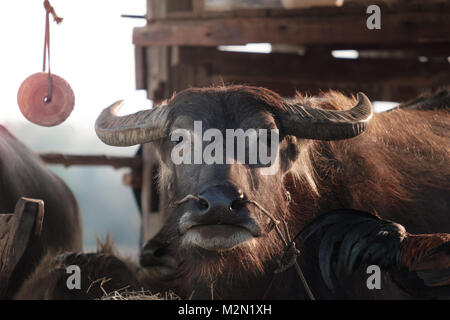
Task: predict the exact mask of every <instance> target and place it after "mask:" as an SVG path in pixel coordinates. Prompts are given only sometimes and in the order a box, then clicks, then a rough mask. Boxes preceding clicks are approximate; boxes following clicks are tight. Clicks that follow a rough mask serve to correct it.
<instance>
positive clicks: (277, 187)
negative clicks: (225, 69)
mask: <svg viewBox="0 0 450 320" xmlns="http://www.w3.org/2000/svg"><path fill="white" fill-rule="evenodd" d="M443 92H444V93H443V94H440V96H439V99H437V100H439V103H438V104H437V103H436V102H435V103H433V107H430V106H429V105H428V104H429V103H428V102H430V101H435V100H436V98H435V97H430V99H422V100H417V101H418V102H420V101H422V102H421V105H422V106H423V107H421V106H418V105H417V103H416V104H411V105H406V106H405V107H398V108H396V109H395V110H393V111H391V112H387V113H379V114H374V113H373V110H372V106H371V103H370V101H369V99H368V98H367V97H366V96H365V95H364V94H361V93H360V94H358V95H357V99H355V98H348V97H345V96H344V95H342V94H340V93H337V92H328V93H323V94H321V95H320V96H318V97H307V96H302V95H300V94H299V95H298V96H297V97H296V99H295V100H294V101H289V102H288V101H286V100H285V99H283V98H281V97H280V96H279V95H277V94H276V93H274V92H272V91H270V90H268V89H264V88H258V87H249V86H224V87H213V88H192V89H188V90H185V91H182V92H180V93H178V94H177V95H175V96H174V97H173V98H172V99H170V100H169V101H168V102H167V104H166V105H164V106H160V107H155V108H153V109H151V110H146V111H141V112H138V113H135V114H132V115H126V116H118V115H117V110H118V108H119V107H120V106H121V105H122V103H121V102H117V103H115V104H113V105H112V106H110V107H109V108H107V109H105V110H104V111H103V112H102V113H101V114H100V116H99V117H98V119H97V122H96V132H97V135H98V137H99V138H100V139H101V140H102V141H103V142H105V143H106V144H109V145H113V146H129V145H136V144H144V143H152V144H153V146H154V148H155V150H156V152H157V153H158V156H159V158H160V165H161V170H160V177H159V183H160V185H161V187H162V188H161V190H163V192H165V193H167V195H168V197H169V199H170V205H169V206H168V208H167V209H166V211H167V216H168V217H167V222H166V224H165V226H164V227H163V229H162V230H161V231H160V233H159V234H158V235H157V237H156V238H155V239H154V241H151V243H150V244H148V246H147V247H146V248H144V253H143V254H144V255H143V256H142V257H141V262H143V264H145V262H148V261H154V259H153V258H152V257H146V256H145V253H146V252H147V253H148V254H153V255H157V256H159V257H164V256H165V259H166V260H165V264H166V265H164V263H162V264H163V266H159V265H158V264H157V263H153V264H152V263H150V265H153V266H154V267H155V268H153V269H152V270H151V272H150V273H151V275H152V276H153V277H154V278H157V279H156V280H161V281H160V282H159V283H158V286H160V285H161V284H162V285H163V286H164V285H167V286H168V287H171V288H174V289H175V290H176V291H175V292H176V293H178V294H179V295H181V296H183V297H185V298H188V297H192V298H200V299H210V298H215V299H240V298H250V299H260V298H289V299H302V298H305V297H307V296H308V292H307V288H306V287H307V286H306V285H305V284H304V282H302V281H300V279H299V278H300V277H299V275H300V274H299V271H302V274H303V275H304V278H305V279H306V282H307V284H308V285H309V288H310V289H311V291H312V293H313V295H314V296H315V298H392V297H394V298H411V297H414V296H413V295H412V294H411V293H408V292H406V291H405V290H402V289H401V288H399V287H398V285H397V284H396V283H395V282H394V281H392V279H391V277H390V275H389V274H388V273H383V284H382V288H381V289H380V290H370V289H369V288H368V287H367V285H366V279H367V277H368V275H367V274H366V269H365V268H359V269H358V268H356V269H357V270H355V271H354V273H353V277H352V278H349V279H347V280H348V281H347V282H346V285H345V288H344V289H342V290H336V289H335V290H333V289H332V288H329V286H327V284H329V281H324V277H323V274H324V273H323V272H322V274H321V272H319V271H318V270H320V268H322V270H325V271H326V266H325V267H324V263H323V259H324V257H326V255H323V254H322V255H320V252H325V253H327V252H328V253H329V252H330V251H333V250H331V249H333V246H331V247H330V248H328V250H321V249H320V245H321V243H332V244H333V243H336V242H339V241H343V242H345V241H344V240H343V239H341V238H339V237H343V235H345V234H346V233H345V232H347V233H349V234H353V233H351V232H350V231H351V230H353V229H351V228H350V227H346V226H351V227H355V225H358V224H357V223H356V222H355V223H354V224H352V223H350V222H351V221H352V220H351V218H352V217H353V218H354V219H355V221H356V220H358V219H359V218H358V217H359V216H358V215H352V214H350V215H347V214H343V215H336V216H335V217H341V218H342V219H343V220H342V221H347V222H348V223H347V224H341V223H339V224H338V225H337V226H336V227H334V226H331V227H330V224H325V225H322V227H330V230H331V231H329V230H328V231H326V230H325V231H323V232H324V233H325V236H326V235H327V234H328V236H327V237H328V238H325V237H324V238H320V237H321V236H320V232H316V233H313V234H312V235H311V236H310V237H309V238H308V241H302V239H301V237H298V238H296V239H295V240H296V247H297V248H298V249H300V252H301V254H300V256H299V257H298V259H297V260H295V259H296V257H297V256H296V255H295V254H291V256H292V257H294V260H292V259H291V261H290V265H293V266H294V267H295V268H294V267H291V268H285V269H287V270H286V271H284V272H280V273H278V274H275V275H274V270H276V269H277V268H279V267H280V265H279V262H278V261H279V260H280V261H283V260H286V259H285V257H284V256H283V254H284V252H285V249H286V247H289V246H288V244H289V241H288V240H289V239H292V237H294V235H295V234H297V233H298V232H299V231H300V230H302V229H303V228H304V227H305V226H306V225H307V224H308V223H310V222H311V221H313V220H315V219H316V218H318V217H321V216H322V214H324V213H326V212H329V211H331V210H334V209H343V208H350V209H352V210H363V211H367V212H370V213H371V214H372V215H374V216H376V217H380V218H382V219H389V220H391V221H395V222H396V223H398V224H401V225H403V226H404V227H405V228H406V229H407V230H408V232H411V233H413V234H414V233H427V234H435V233H450V214H449V212H450V211H449V202H450V197H449V189H450V186H449V182H450V163H449V148H448V146H449V125H450V122H449V119H450V118H449V113H448V106H449V105H450V94H449V92H448V91H445V90H444V91H443ZM433 99H434V100H433ZM419 104H420V103H419ZM195 121H201V124H202V128H203V130H207V129H216V130H218V131H219V132H221V133H222V134H223V135H225V132H226V130H227V129H234V130H237V129H243V130H247V129H277V130H278V131H279V146H278V148H276V150H274V152H275V153H276V156H277V159H279V163H278V164H279V167H278V170H275V171H274V172H272V173H271V174H267V173H266V172H265V173H263V170H265V169H268V168H267V165H266V166H265V165H264V164H262V163H260V162H257V163H256V164H250V163H248V162H242V161H234V162H225V163H223V164H218V163H214V164H210V163H202V164H189V163H188V162H182V163H179V164H175V163H174V161H173V157H172V156H173V150H174V149H175V148H179V146H180V143H183V141H184V139H185V138H183V139H182V140H177V139H174V135H173V133H174V132H176V131H177V129H185V130H188V131H189V132H192V131H194V130H195V128H194V127H195ZM267 137H268V136H267V135H266V136H263V138H262V139H267ZM260 138H261V137H258V139H260ZM173 140H175V141H173ZM206 140H208V139H204V141H203V145H202V148H203V149H202V150H203V151H204V150H205V148H207V147H208V145H207V144H206V142H207V141H206ZM248 141H249V140H247V141H246V143H244V147H245V148H246V150H248V149H249V143H248ZM267 144H268V142H267ZM177 150H178V151H179V150H180V149H177ZM186 150H187V149H183V152H185V151H186ZM216 152H217V150H216ZM192 154H194V152H192ZM222 154H225V150H224V151H223V152H222ZM189 156H192V155H191V154H190V153H189ZM349 217H350V218H349ZM334 219H335V218H334ZM346 219H347V220H346ZM349 219H350V220H349ZM335 220H336V219H335ZM326 221H329V220H326ZM358 221H359V220H358ZM383 221H384V220H383ZM335 222H336V221H335ZM337 222H339V220H337ZM363 222H364V223H363ZM366 222H367V221H366V220H364V219H363V220H361V223H363V224H364V226H366V227H367V228H368V229H367V230H365V229H364V228H362V229H358V228H356V227H355V228H356V229H355V230H359V231H360V233H358V232H356V231H355V232H356V235H358V234H359V235H361V237H360V239H361V241H362V242H364V241H366V240H367V239H365V238H364V234H365V233H364V232H366V231H367V232H366V233H367V234H368V235H371V234H376V235H377V234H382V235H383V234H387V235H390V234H391V233H389V232H387V231H386V230H384V231H383V229H382V226H383V224H382V223H378V222H376V221H375V222H374V221H370V222H367V223H366ZM283 226H284V227H283ZM333 228H334V229H333ZM339 228H340V229H339ZM377 228H380V229H377ZM402 228H403V227H402ZM333 230H341V231H342V230H346V231H342V232H339V233H338V234H339V237H335V238H333ZM377 230H379V232H377ZM393 230H394V229H393ZM399 230H403V231H404V229H401V228H400V229H399ZM363 231H364V232H363ZM403 231H402V232H403ZM321 232H322V231H321ZM392 232H393V233H394V234H395V235H397V234H400V235H401V234H403V236H392V237H391V241H397V242H399V243H400V242H402V241H403V240H404V239H406V238H408V237H406V234H407V233H405V232H403V233H402V232H401V231H398V232H394V231H392ZM281 233H282V234H284V241H285V243H283V241H282V240H281V239H280V237H281V235H280V234H281ZM287 233H288V234H289V236H287ZM322 235H323V233H322ZM314 237H316V238H315V240H314ZM430 237H433V235H430ZM437 237H438V238H439V235H437ZM356 238H358V236H356ZM375 238H376V237H375ZM412 238H413V237H412V236H411V237H409V238H408V239H412ZM330 239H331V240H330ZM442 239H443V240H442V241H437V242H436V243H434V242H433V243H434V245H429V246H423V247H421V248H422V249H424V248H428V249H430V250H431V249H433V248H436V247H437V246H438V245H439V244H442V243H443V242H445V241H446V240H445V239H446V237H445V236H444V237H443V238H442ZM447 241H448V240H447ZM155 243H160V244H161V245H160V248H159V249H157V248H154V245H155ZM345 243H349V242H348V241H347V242H345ZM353 245H354V243H353ZM358 245H361V244H358ZM365 247H367V246H365ZM406 247H408V248H410V247H411V245H409V246H400V245H399V246H396V248H397V252H396V254H397V255H398V256H402V254H403V255H405V254H407V252H403V250H406V251H407V250H410V249H406ZM418 247H420V245H419V246H418ZM350 248H352V247H350ZM367 248H369V249H370V250H372V249H371V248H372V247H367ZM375 248H376V246H375ZM378 248H384V247H383V246H382V245H381V246H378ZM291 249H292V246H291ZM294 249H295V248H294ZM369 249H367V250H369ZM291 251H292V252H294V253H298V252H297V251H295V250H293V249H292V250H291ZM422 251H424V250H422ZM425 251H426V250H425ZM292 252H291V253H292ZM318 252H319V258H318V257H317V255H318ZM338 254H339V250H338ZM424 254H425V253H424V252H422V253H421V256H423V255H424ZM172 258H173V259H174V260H173V259H172ZM334 258H335V257H334ZM329 259H332V257H330V258H329ZM380 259H381V258H380ZM366 260H367V259H366ZM375 260H376V259H375ZM394 260H395V261H397V260H396V259H392V261H394ZM404 260H405V259H404ZM161 261H162V260H161ZM296 261H297V264H296ZM330 261H331V260H330ZM330 261H329V262H330ZM360 262H364V259H363V260H361V259H360ZM445 262H447V263H448V261H445V258H444V263H445ZM371 263H377V261H373V260H371ZM393 263H394V262H393ZM286 264H289V261H288V262H286ZM356 264H357V263H356ZM379 264H380V265H381V266H383V263H382V261H381V260H380V261H379ZM407 264H408V263H404V266H405V265H407ZM409 265H411V263H410V264H409ZM447 267H448V265H447ZM324 268H325V269H324ZM399 268H400V267H399ZM170 270H172V271H174V272H173V274H170ZM444 270H445V268H444ZM447 270H448V269H447ZM325 275H326V272H325ZM325 280H327V279H325ZM309 296H310V295H309Z"/></svg>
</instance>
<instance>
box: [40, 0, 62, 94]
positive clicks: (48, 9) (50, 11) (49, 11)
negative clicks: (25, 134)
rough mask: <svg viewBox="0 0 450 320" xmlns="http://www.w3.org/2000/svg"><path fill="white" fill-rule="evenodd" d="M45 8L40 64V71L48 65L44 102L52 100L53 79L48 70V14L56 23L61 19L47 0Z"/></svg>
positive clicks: (43, 70)
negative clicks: (42, 55)
mask: <svg viewBox="0 0 450 320" xmlns="http://www.w3.org/2000/svg"><path fill="white" fill-rule="evenodd" d="M44 8H45V39H44V62H43V66H42V72H45V70H46V66H47V65H48V89H47V96H46V97H45V98H44V101H45V102H47V103H48V102H50V101H51V100H52V93H53V81H52V76H51V70H50V14H51V15H52V16H53V20H54V21H55V22H56V23H58V24H59V23H61V22H62V21H63V19H62V18H61V17H58V15H57V14H56V12H55V9H54V8H53V7H52V6H51V4H50V2H49V1H48V0H45V1H44Z"/></svg>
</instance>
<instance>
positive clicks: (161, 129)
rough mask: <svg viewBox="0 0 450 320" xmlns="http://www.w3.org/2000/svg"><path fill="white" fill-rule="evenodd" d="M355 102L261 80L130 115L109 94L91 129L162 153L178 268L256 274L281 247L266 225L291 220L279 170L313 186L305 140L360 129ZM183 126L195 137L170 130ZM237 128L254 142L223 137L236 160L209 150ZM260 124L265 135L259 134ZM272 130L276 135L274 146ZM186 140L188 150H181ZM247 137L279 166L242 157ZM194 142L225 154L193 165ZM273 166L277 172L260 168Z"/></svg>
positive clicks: (364, 105) (364, 116)
mask: <svg viewBox="0 0 450 320" xmlns="http://www.w3.org/2000/svg"><path fill="white" fill-rule="evenodd" d="M357 100H358V101H357V103H356V105H355V106H354V107H353V108H351V109H349V110H322V109H318V108H314V107H311V106H302V105H298V104H294V103H289V102H287V101H285V100H284V99H282V98H281V97H280V96H279V95H277V94H276V93H274V92H272V91H270V90H267V89H264V88H255V87H247V86H233V87H220V88H206V89H188V90H185V91H183V92H180V93H178V94H177V95H176V96H175V97H174V98H172V99H171V100H170V101H169V102H168V103H167V105H163V106H160V107H155V108H153V109H150V110H146V111H140V112H137V113H135V114H132V115H126V116H118V115H117V110H118V109H119V108H120V106H121V105H122V102H116V103H114V104H113V105H112V106H110V107H109V108H107V109H105V110H104V111H103V112H102V113H101V114H100V116H99V117H98V119H97V122H96V132H97V135H98V137H99V138H100V139H101V140H102V141H103V142H105V143H106V144H109V145H113V146H131V145H136V144H143V143H149V142H152V143H153V144H154V145H155V147H156V149H157V150H158V153H159V157H160V160H161V172H160V179H159V183H160V184H161V185H162V187H163V190H164V192H167V194H168V195H169V199H170V203H171V206H170V208H168V209H167V213H168V215H169V216H168V220H167V223H166V225H165V227H164V228H163V233H164V237H165V239H166V240H168V242H169V243H170V244H171V248H172V250H174V251H175V252H176V254H177V256H178V258H179V259H180V260H181V261H183V262H184V263H183V265H184V266H185V270H187V271H188V272H190V273H191V274H192V273H194V274H198V275H199V276H200V275H208V276H212V275H217V274H220V273H222V272H224V271H225V270H224V269H227V270H233V271H234V272H235V271H239V270H246V271H248V270H252V272H258V271H261V270H263V269H264V266H265V264H266V262H267V261H269V260H270V259H271V258H273V257H274V256H275V255H276V254H277V253H278V252H279V249H281V243H280V242H279V239H278V238H277V237H276V235H275V234H274V233H273V232H271V230H272V227H273V224H274V223H276V221H278V220H282V219H284V220H286V221H289V220H290V219H291V218H290V217H289V216H288V201H289V200H288V199H289V194H288V193H287V192H286V189H285V182H284V179H285V177H286V175H287V174H288V173H289V172H291V173H292V170H296V172H295V175H297V176H298V178H300V181H303V182H304V183H305V184H308V185H311V187H312V188H313V189H314V179H313V178H312V175H311V172H310V168H311V164H310V163H309V161H310V160H309V157H308V156H307V153H308V146H309V145H310V143H311V142H312V141H313V140H340V139H348V138H352V137H354V136H357V135H359V134H360V133H362V132H363V131H364V130H365V128H366V127H367V124H368V123H369V122H370V119H371V117H372V107H371V104H370V101H369V100H368V98H367V97H366V96H365V95H364V94H362V93H359V94H358V95H357ZM196 125H197V126H198V125H201V130H202V132H203V133H205V132H206V131H208V129H212V131H211V130H210V133H211V132H212V133H213V134H210V135H209V136H208V137H206V135H203V137H202V138H200V139H199V140H197V146H195V139H196V137H195V131H196V129H198V128H196ZM180 129H182V130H184V132H190V133H193V135H194V137H193V138H192V140H191V141H189V138H187V137H185V136H181V135H180V134H178V135H174V133H176V132H180ZM239 129H242V130H243V131H244V132H247V131H248V130H249V129H254V130H256V132H257V134H256V136H255V137H254V139H253V140H252V139H251V138H250V136H247V137H245V138H244V140H242V143H241V144H239V142H237V143H236V144H232V145H230V146H231V148H232V149H233V150H232V151H236V152H233V154H234V155H236V154H237V151H238V149H239V148H243V150H244V151H246V152H247V155H246V156H245V157H244V158H242V159H237V158H236V156H235V157H234V159H233V160H234V161H227V159H228V158H227V157H228V156H227V155H228V154H227V150H222V149H220V148H219V149H217V148H215V150H214V151H213V152H212V151H211V150H208V149H207V148H210V149H211V146H210V143H212V142H213V140H216V139H218V136H219V135H222V137H224V141H223V148H224V149H226V147H229V145H227V143H228V141H227V142H225V140H226V138H227V137H228V136H227V130H234V132H237V130H239ZM261 129H265V131H264V132H266V133H267V134H265V135H259V134H258V130H261ZM270 132H271V133H273V134H269V133H270ZM273 135H275V136H276V137H275V139H276V140H277V141H276V142H277V143H276V148H274V149H273V150H271V147H270V146H273V145H272V144H271V142H272V141H273V140H272V139H273ZM212 136H214V139H213V138H212ZM174 137H175V138H174ZM186 139H187V140H188V142H189V143H188V144H186ZM233 139H234V138H233ZM261 140H264V141H261ZM183 142H184V143H185V144H184V147H186V146H188V149H186V148H185V149H182V148H180V144H182V143H183ZM216 142H217V141H216ZM198 143H200V146H199V145H198ZM253 144H257V145H258V146H262V145H265V146H266V147H267V148H266V150H268V152H269V153H270V154H271V155H272V156H274V159H276V160H277V161H278V162H277V161H275V163H277V164H276V167H274V166H275V163H274V162H270V163H268V164H267V163H262V162H261V161H259V158H258V157H257V160H256V161H253V162H251V161H246V160H249V155H248V151H249V149H250V148H251V146H252V145H253ZM269 144H270V146H269ZM191 147H192V148H191ZM177 148H178V149H177ZM195 148H200V149H199V150H200V155H204V154H205V153H208V152H209V153H208V154H210V155H212V156H213V157H214V158H215V159H216V160H221V159H223V161H216V162H213V163H211V162H208V161H201V162H200V163H198V162H196V161H195V159H194V158H195V150H194V149H195ZM174 149H175V150H176V152H175V153H176V155H177V156H178V158H177V159H178V160H179V159H180V157H181V158H182V159H185V160H186V159H187V160H188V161H181V162H180V161H174V158H173V156H174ZM191 151H192V152H191ZM228 151H229V150H228ZM181 153H187V154H188V155H186V154H181ZM190 160H192V161H190ZM202 160H205V159H202ZM228 160H229V159H228ZM298 166H301V167H302V168H303V169H301V170H299V169H295V168H297V167H298ZM270 168H272V169H273V168H275V170H271V171H267V169H270ZM264 170H266V171H264ZM267 172H269V173H267ZM225 266H226V268H225Z"/></svg>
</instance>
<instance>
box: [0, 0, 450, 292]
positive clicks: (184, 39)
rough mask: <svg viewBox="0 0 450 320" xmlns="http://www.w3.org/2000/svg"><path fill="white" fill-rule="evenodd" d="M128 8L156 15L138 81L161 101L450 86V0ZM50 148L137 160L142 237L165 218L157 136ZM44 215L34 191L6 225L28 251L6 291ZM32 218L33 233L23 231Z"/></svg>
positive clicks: (228, 0)
mask: <svg viewBox="0 0 450 320" xmlns="http://www.w3.org/2000/svg"><path fill="white" fill-rule="evenodd" d="M123 18H129V19H140V20H144V21H145V23H146V24H145V25H144V26H141V27H136V28H135V29H134V31H133V34H132V39H130V42H131V41H132V43H133V45H134V59H135V89H136V90H145V92H146V96H147V98H148V99H149V100H151V101H152V102H153V104H155V105H157V104H159V103H161V102H163V101H164V100H166V99H169V98H171V97H172V96H173V95H174V93H177V92H180V91H182V90H184V89H187V88H190V87H209V86H217V85H224V84H225V85H229V84H246V85H252V86H261V87H266V88H268V89H271V90H274V91H275V92H277V93H279V94H280V95H282V96H283V97H285V98H287V99H289V98H292V97H294V96H295V94H296V92H301V93H303V94H308V95H317V94H319V93H320V92H324V91H328V90H336V91H340V92H343V93H345V94H347V95H352V94H355V93H356V92H359V91H361V92H364V93H365V94H366V95H367V96H368V97H369V98H370V100H371V101H372V102H377V101H380V102H393V103H401V102H406V101H410V100H412V99H414V98H416V97H418V96H420V95H421V94H423V93H424V92H430V91H436V90H438V89H439V88H440V87H444V86H448V85H450V32H449V30H450V2H449V1H448V0H429V1H425V2H424V1H420V0H378V1H367V0H147V13H146V14H145V15H143V16H138V15H123ZM100 152H103V151H100ZM40 157H41V159H42V160H44V161H45V162H46V163H47V164H49V165H55V164H56V165H63V166H64V167H70V166H87V167H94V166H96V167H98V166H100V167H112V168H114V169H126V170H127V172H126V173H124V174H123V178H122V184H124V185H125V186H126V187H128V188H130V190H132V191H133V194H134V198H135V200H136V203H137V204H138V207H139V211H140V219H141V220H140V223H141V225H140V241H139V242H140V245H141V247H142V245H143V244H145V243H146V242H147V241H148V240H149V239H152V238H153V237H154V236H155V235H156V234H157V233H158V231H159V230H160V229H161V227H162V226H163V224H164V222H165V219H166V215H165V214H164V213H165V212H164V208H166V207H167V206H168V200H167V199H166V195H165V193H164V192H162V191H161V190H159V189H158V188H159V186H158V183H157V180H158V173H159V160H158V159H157V158H156V156H155V150H154V149H153V146H152V145H151V144H144V145H142V146H141V147H140V149H139V150H138V151H137V153H136V154H135V155H134V156H119V155H116V154H114V155H112V154H111V155H108V154H101V155H96V154H70V153H68V154H62V153H41V154H40ZM117 183H118V184H119V183H120V181H117ZM43 214H44V213H43V208H42V204H41V203H40V202H39V201H35V200H31V199H25V198H24V199H21V201H20V202H19V203H18V205H17V207H16V212H15V213H14V214H12V213H11V212H10V214H8V215H4V216H2V217H1V218H2V219H0V227H1V228H0V235H2V236H4V235H8V232H10V234H11V236H9V238H8V237H3V238H2V237H0V248H1V247H5V248H6V250H5V251H4V252H6V253H9V252H10V251H11V252H12V251H14V250H13V249H12V248H13V247H12V243H13V241H16V242H17V243H20V247H16V249H17V248H19V249H20V250H15V253H14V255H11V257H12V258H11V259H10V261H9V262H8V263H9V264H6V263H4V264H3V265H2V266H7V267H8V268H9V269H8V268H6V267H5V268H3V269H1V271H4V273H3V275H1V274H0V298H1V297H2V294H4V292H2V290H1V289H2V284H3V283H5V281H6V280H7V279H6V278H7V276H8V275H10V274H12V271H13V268H14V267H15V265H16V263H17V261H18V260H19V259H20V255H21V254H23V252H25V249H26V246H27V245H28V243H29V242H30V241H32V239H33V237H36V236H37V235H38V234H39V232H40V230H39V228H40V225H41V224H42V219H43V216H42V215H43ZM21 221H22V222H21ZM2 223H3V224H2ZM21 223H26V226H27V229H26V230H25V231H24V232H25V233H26V237H25V238H24V237H21V238H20V237H19V238H20V239H19V240H15V236H14V234H13V232H16V231H15V230H16V229H17V230H18V229H19V226H20V225H21ZM33 225H34V227H32V226H33ZM9 230H13V231H9ZM7 231H8V232H7ZM30 239H31V240H30ZM136 249H137V250H139V248H136ZM6 253H5V256H6ZM1 257H2V256H0V258H1ZM2 281H3V282H2ZM4 287H5V288H6V285H5V286H4Z"/></svg>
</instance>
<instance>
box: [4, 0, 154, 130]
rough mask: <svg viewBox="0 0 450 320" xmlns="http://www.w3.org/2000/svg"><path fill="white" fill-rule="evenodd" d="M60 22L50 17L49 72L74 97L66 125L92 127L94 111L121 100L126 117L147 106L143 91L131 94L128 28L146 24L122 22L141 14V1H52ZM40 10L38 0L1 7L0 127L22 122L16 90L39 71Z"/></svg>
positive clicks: (143, 6) (131, 58)
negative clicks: (124, 15) (69, 89)
mask: <svg viewBox="0 0 450 320" xmlns="http://www.w3.org/2000/svg"><path fill="white" fill-rule="evenodd" d="M50 3H51V4H52V6H53V7H54V8H55V11H56V13H57V14H58V15H59V16H61V17H63V18H64V21H63V23H61V24H59V25H57V24H56V23H54V22H53V19H52V18H51V26H50V32H51V66H52V72H53V73H55V74H57V75H59V76H61V77H63V78H64V79H66V80H67V81H68V82H69V83H70V85H71V86H72V89H73V90H74V93H75V99H76V102H75V108H74V111H73V112H72V115H71V116H70V117H69V118H68V119H67V120H66V122H67V123H68V124H74V125H75V124H76V125H77V126H79V125H80V123H85V124H88V125H90V126H91V127H92V126H93V123H94V122H95V119H96V117H97V115H98V114H99V112H100V111H101V110H102V109H103V108H105V107H107V106H108V105H110V104H111V103H112V102H114V101H116V100H118V99H126V101H127V104H126V106H124V109H126V110H124V111H125V112H126V113H128V112H134V111H136V110H137V109H144V108H149V107H150V106H151V104H150V101H149V100H146V93H145V91H136V90H135V80H134V79H135V78H134V77H135V72H134V47H133V45H132V29H133V27H136V26H141V25H143V24H145V20H141V19H126V18H121V17H120V15H121V14H137V15H144V14H145V13H146V1H145V0H132V1H125V0H95V1H92V0H91V1H89V0H71V1H69V0H51V1H50ZM44 26H45V10H44V7H43V0H14V1H1V3H0V43H1V48H0V94H1V98H2V99H1V100H2V103H1V106H0V123H2V124H5V123H10V122H13V123H17V122H18V121H19V122H25V121H27V120H26V119H25V118H24V117H23V116H22V114H21V113H20V110H19V108H18V106H17V90H18V88H19V86H20V84H21V83H22V81H23V80H24V79H25V78H26V77H28V76H29V75H31V74H33V73H35V72H40V71H41V69H42V59H43V41H44Z"/></svg>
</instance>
